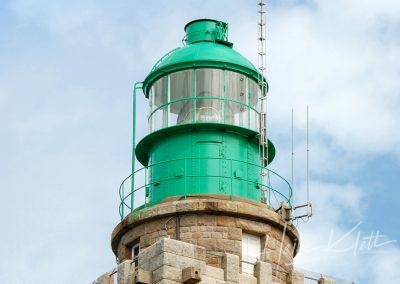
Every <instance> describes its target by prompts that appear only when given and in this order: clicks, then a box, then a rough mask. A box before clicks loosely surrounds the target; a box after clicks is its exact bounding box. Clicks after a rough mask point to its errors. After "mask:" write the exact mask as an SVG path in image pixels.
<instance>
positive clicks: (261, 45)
mask: <svg viewBox="0 0 400 284" xmlns="http://www.w3.org/2000/svg"><path fill="white" fill-rule="evenodd" d="M258 6H259V10H258V71H259V72H258V85H259V87H260V91H261V94H260V103H261V106H260V107H261V109H260V121H259V123H260V156H261V165H262V169H261V184H262V190H263V192H265V190H264V185H265V177H266V176H267V175H268V164H269V161H268V136H267V113H266V109H267V104H266V92H267V83H266V80H265V72H266V70H265V69H266V68H265V55H266V52H265V50H266V46H265V45H266V31H265V20H264V15H265V11H264V6H265V3H264V2H263V0H260V2H259V3H258ZM264 167H265V168H266V169H267V171H266V172H265V170H264ZM268 202H270V201H269V200H268Z"/></svg>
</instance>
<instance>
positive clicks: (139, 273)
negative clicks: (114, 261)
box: [118, 268, 153, 284]
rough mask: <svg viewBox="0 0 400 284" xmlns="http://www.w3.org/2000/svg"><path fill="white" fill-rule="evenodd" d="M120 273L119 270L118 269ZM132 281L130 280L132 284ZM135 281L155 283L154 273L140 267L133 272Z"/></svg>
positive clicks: (146, 283) (135, 283)
mask: <svg viewBox="0 0 400 284" xmlns="http://www.w3.org/2000/svg"><path fill="white" fill-rule="evenodd" d="M118 273H119V271H118ZM130 283H132V282H128V284H130ZM133 283H134V284H151V283H153V275H152V273H151V272H150V271H146V270H143V269H141V268H138V269H137V270H136V271H135V273H134V274H133ZM118 284H120V283H119V282H118Z"/></svg>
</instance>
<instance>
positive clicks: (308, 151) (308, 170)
mask: <svg viewBox="0 0 400 284" xmlns="http://www.w3.org/2000/svg"><path fill="white" fill-rule="evenodd" d="M292 120H293V113H292ZM292 131H293V121H292ZM308 133H309V107H308V105H307V166H306V171H307V185H306V188H307V203H306V204H304V205H299V206H294V207H293V210H296V209H299V208H306V209H307V212H306V214H303V215H300V216H296V217H294V219H293V220H296V219H299V218H301V219H303V217H307V220H306V222H308V220H309V219H310V217H312V204H311V202H310V185H309V180H310V162H309V160H310V157H309V155H310V144H309V134H308ZM292 135H293V133H292ZM292 143H293V140H292ZM292 147H293V144H292Z"/></svg>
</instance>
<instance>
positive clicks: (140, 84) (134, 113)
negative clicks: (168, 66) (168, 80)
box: [131, 82, 143, 212]
mask: <svg viewBox="0 0 400 284" xmlns="http://www.w3.org/2000/svg"><path fill="white" fill-rule="evenodd" d="M142 87H143V82H136V83H135V85H134V86H133V94H132V112H133V113H132V177H131V212H132V211H133V210H134V208H135V204H134V202H135V194H134V191H135V162H136V155H135V150H136V119H135V118H136V90H137V89H139V88H142Z"/></svg>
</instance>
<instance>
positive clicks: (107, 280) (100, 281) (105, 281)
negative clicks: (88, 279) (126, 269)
mask: <svg viewBox="0 0 400 284" xmlns="http://www.w3.org/2000/svg"><path fill="white" fill-rule="evenodd" d="M96 283H97V284H114V278H113V277H112V276H111V274H110V273H104V274H103V275H101V276H100V277H99V278H97V280H96Z"/></svg>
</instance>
